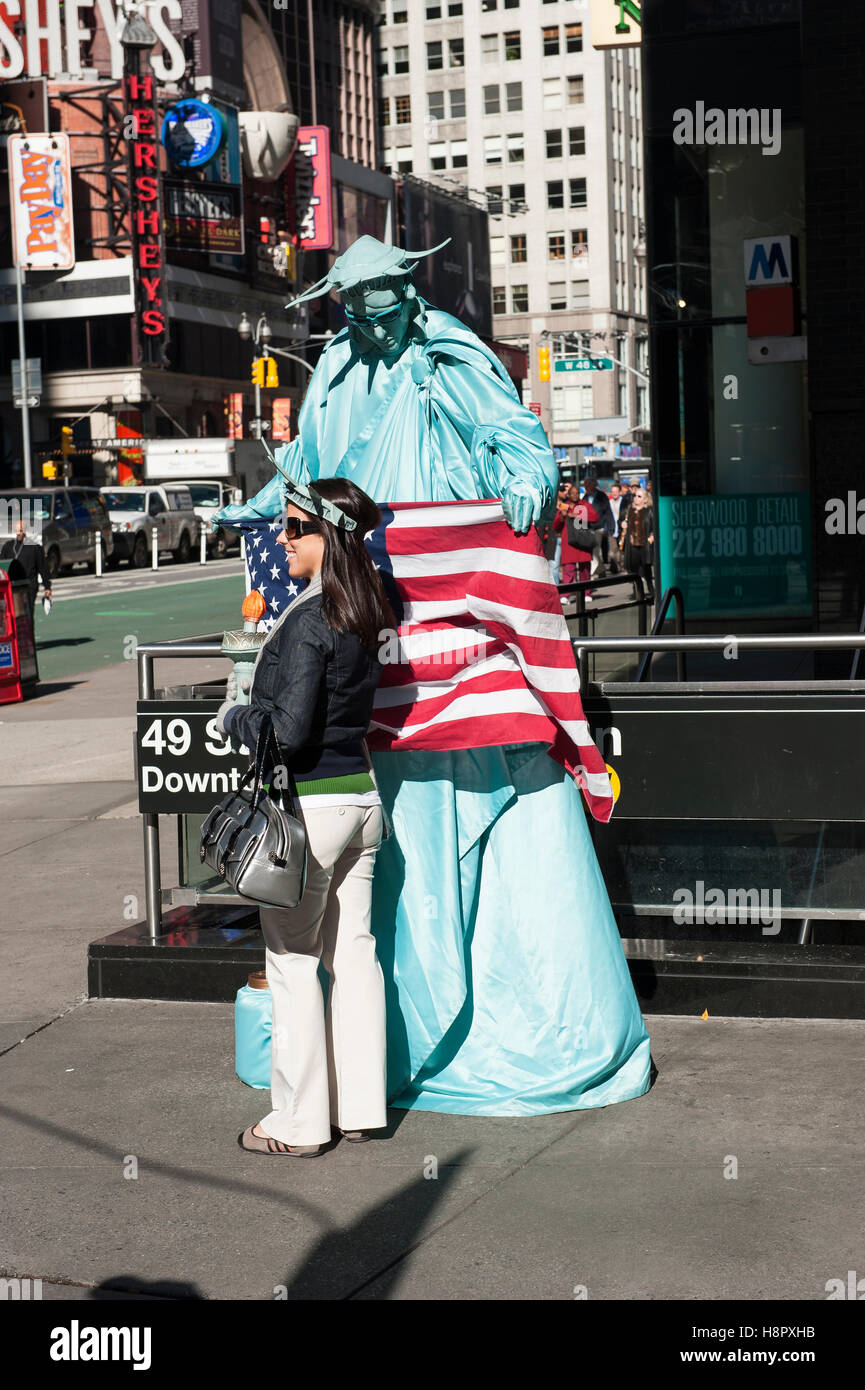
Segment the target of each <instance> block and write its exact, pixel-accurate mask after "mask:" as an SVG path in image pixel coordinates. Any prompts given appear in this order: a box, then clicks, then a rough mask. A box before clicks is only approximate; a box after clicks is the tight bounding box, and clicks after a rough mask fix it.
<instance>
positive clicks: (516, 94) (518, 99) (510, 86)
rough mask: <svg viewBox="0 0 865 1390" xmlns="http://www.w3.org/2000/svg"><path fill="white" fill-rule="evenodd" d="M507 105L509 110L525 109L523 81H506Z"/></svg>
mask: <svg viewBox="0 0 865 1390" xmlns="http://www.w3.org/2000/svg"><path fill="white" fill-rule="evenodd" d="M505 98H506V105H507V109H508V110H509V111H522V109H523V84H522V82H506V83H505Z"/></svg>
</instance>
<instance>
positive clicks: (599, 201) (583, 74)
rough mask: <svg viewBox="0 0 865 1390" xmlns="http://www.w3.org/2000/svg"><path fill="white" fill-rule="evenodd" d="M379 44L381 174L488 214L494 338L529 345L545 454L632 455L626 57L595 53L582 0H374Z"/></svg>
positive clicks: (634, 407) (634, 170) (636, 184)
mask: <svg viewBox="0 0 865 1390" xmlns="http://www.w3.org/2000/svg"><path fill="white" fill-rule="evenodd" d="M378 43H379V51H378V69H379V73H380V77H381V96H380V109H381V116H382V150H383V155H382V158H383V161H384V167H386V168H387V169H388V170H389V171H391V172H392V173H394V174H399V173H403V174H406V173H413V174H415V175H417V176H419V177H421V178H423V179H427V180H429V181H430V182H439V183H440V184H441V185H442V186H443V187H447V188H450V189H451V190H458V189H462V190H464V192H465V196H467V197H468V198H470V199H472V200H476V201H478V202H480V203H482V204H483V205H485V206H486V207H487V209H488V211H489V213H490V218H491V221H490V251H491V263H492V287H493V310H494V334H495V337H496V338H498V339H503V340H507V341H512V342H514V343H520V344H522V345H524V346H525V347H526V348H528V350H529V351H528V361H529V364H530V374H529V377H528V378H527V380H526V382H525V386H524V399H525V400H526V402H533V403H535V404H536V405H537V407H538V408H539V411H540V415H541V419H542V421H543V423H544V425H545V427H546V429H547V432H548V435H549V437H550V439H551V442H552V443H553V444H554V445H555V446H557V447H558V448H559V449H560V450H561V451H567V453H568V455H569V457H570V458H571V460H572V461H573V460H574V459H575V458H576V456H577V453H578V451H579V454H580V456H581V457H583V456H584V455H585V454H586V453H587V452H591V451H592V450H593V449H594V451H595V452H596V453H598V454H600V456H601V458H600V460H599V462H601V463H602V462H603V461H604V460H607V461H609V460H611V459H613V458H614V457H615V455H616V452H617V449H618V451H619V452H622V451H626V452H629V453H633V452H637V453H641V452H642V450H641V447H640V443H639V441H641V440H642V439H643V438H644V433H643V430H644V429H647V426H648V390H647V336H646V327H645V314H646V287H645V244H644V228H643V167H642V114H641V100H642V97H641V87H640V59H639V49H638V48H634V47H629V48H620V49H609V50H596V49H594V48H593V47H592V46H591V41H590V30H589V9H588V6H587V5H586V4H585V3H582V4H581V3H579V0H461V3H447V0H443V3H437V4H427V3H423V2H422V0H413V2H412V3H411V4H408V3H404V0H387V2H386V4H385V3H383V4H382V13H381V16H380V22H379V28H378ZM541 349H548V350H549V353H550V361H549V370H547V364H546V359H545V356H544V354H543V353H542V351H541ZM568 359H571V360H568ZM575 359H582V360H583V362H584V364H585V366H583V367H577V366H576V361H575ZM587 359H588V360H587ZM597 359H601V361H602V362H605V363H611V365H610V366H609V367H607V368H605V369H602V368H600V367H595V368H589V367H588V362H589V361H592V360H595V361H596V362H597ZM557 362H559V363H560V366H559V367H558V368H557V365H556V364H557ZM619 363H622V364H624V365H623V366H619ZM628 368H630V369H631V370H630V371H629V370H627V369H628ZM635 442H637V448H636V449H634V448H633V445H634V443H635ZM628 445H631V446H632V447H631V448H628ZM602 471H603V470H602Z"/></svg>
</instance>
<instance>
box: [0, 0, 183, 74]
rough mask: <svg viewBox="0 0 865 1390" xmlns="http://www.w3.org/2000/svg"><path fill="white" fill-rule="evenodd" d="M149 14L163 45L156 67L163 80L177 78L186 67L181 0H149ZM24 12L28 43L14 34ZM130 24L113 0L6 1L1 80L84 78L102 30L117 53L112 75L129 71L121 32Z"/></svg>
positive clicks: (0, 15)
mask: <svg viewBox="0 0 865 1390" xmlns="http://www.w3.org/2000/svg"><path fill="white" fill-rule="evenodd" d="M137 8H138V9H139V10H140V11H141V12H142V13H143V14H144V15H145V17H146V19H147V22H148V23H149V24H150V26H151V28H152V29H153V32H154V33H155V34H156V37H157V40H158V43H157V46H156V48H154V50H153V54H152V56H151V60H150V61H151V67H152V69H153V74H154V76H155V77H156V79H157V81H158V82H176V81H178V80H179V79H180V78H181V77H182V76H183V73H184V71H185V69H186V60H185V58H184V56H183V48H182V46H181V43H180V41H179V40H178V38H177V36H176V34H174V33H172V32H171V29H170V28H169V24H173V25H174V26H175V28H176V27H177V25H178V24H179V21H180V19H181V18H182V6H181V0H149V3H145V4H141V5H139V6H138V7H137ZM22 15H23V21H24V22H23V29H24V33H23V42H22V41H21V39H20V38H19V37H18V35H16V33H15V32H14V30H15V29H18V30H19V32H20V28H21V26H20V25H19V24H16V23H15V21H16V20H20V19H21V18H22ZM125 23H126V19H125V16H124V14H123V10H122V8H121V6H120V4H115V3H113V0H42V3H41V4H40V3H39V0H2V2H0V81H9V80H11V79H13V78H16V77H21V76H23V75H25V74H26V76H28V77H49V78H51V77H60V76H66V77H78V76H80V75H81V74H82V73H83V72H85V71H87V70H88V69H90V68H92V67H93V66H94V65H93V63H92V61H91V59H90V57H89V55H88V50H89V48H90V45H91V43H92V41H93V39H94V37H95V36H96V34H97V33H98V32H100V31H101V32H102V33H104V34H105V36H106V37H107V40H108V45H109V49H110V54H111V76H112V77H113V78H115V79H119V78H120V77H122V75H123V49H122V47H121V44H120V35H121V34H122V32H123V26H124V24H125Z"/></svg>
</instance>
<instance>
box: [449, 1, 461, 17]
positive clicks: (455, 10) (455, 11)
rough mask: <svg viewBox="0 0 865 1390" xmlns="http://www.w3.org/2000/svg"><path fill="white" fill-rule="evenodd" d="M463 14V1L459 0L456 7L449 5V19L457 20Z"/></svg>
mask: <svg viewBox="0 0 865 1390" xmlns="http://www.w3.org/2000/svg"><path fill="white" fill-rule="evenodd" d="M462 12H463V6H462V0H457V3H456V4H455V5H448V18H449V19H456V18H457V16H458V15H461V14H462Z"/></svg>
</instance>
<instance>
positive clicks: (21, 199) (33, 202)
mask: <svg viewBox="0 0 865 1390" xmlns="http://www.w3.org/2000/svg"><path fill="white" fill-rule="evenodd" d="M69 171H70V159H69V137H68V135H10V136H9V189H10V206H11V213H12V244H13V259H14V263H15V265H20V266H23V267H24V268H25V269H26V270H72V268H73V267H74V265H75V233H74V229H73V225H72V183H71V178H70V173H69Z"/></svg>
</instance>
